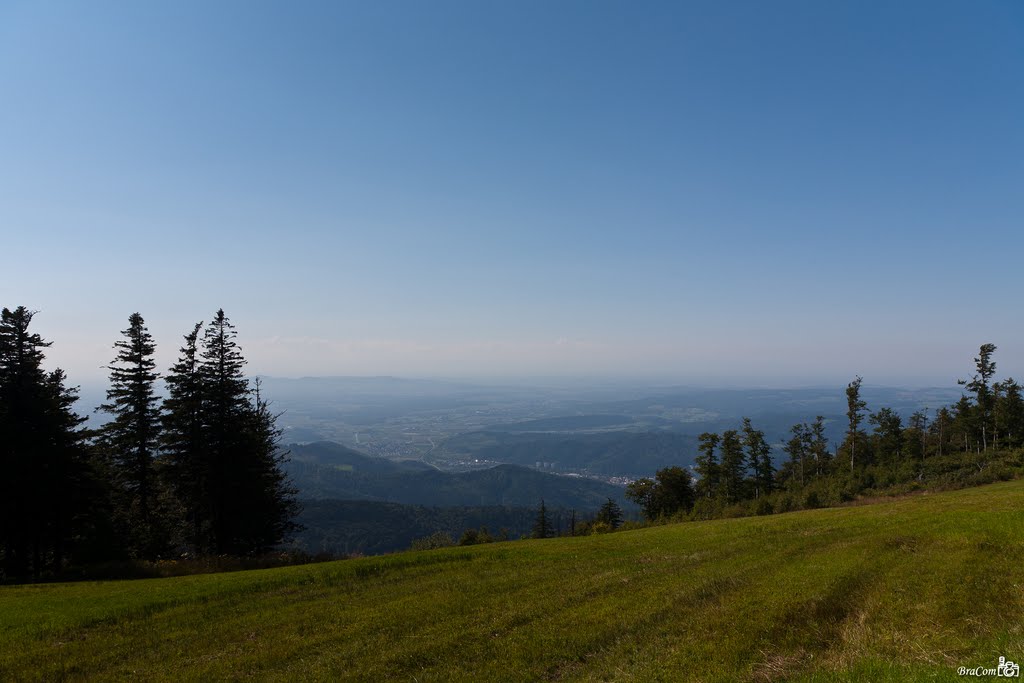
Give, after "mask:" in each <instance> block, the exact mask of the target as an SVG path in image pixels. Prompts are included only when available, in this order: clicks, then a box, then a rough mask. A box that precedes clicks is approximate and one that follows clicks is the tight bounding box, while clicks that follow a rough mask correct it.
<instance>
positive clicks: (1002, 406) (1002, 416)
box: [993, 377, 1024, 446]
mask: <svg viewBox="0 0 1024 683" xmlns="http://www.w3.org/2000/svg"><path fill="white" fill-rule="evenodd" d="M999 388H1000V396H999V400H998V401H997V402H996V404H995V407H994V409H993V423H994V424H995V425H996V428H997V429H998V430H999V433H1000V434H1002V435H1003V441H1004V443H1005V444H1006V445H1007V446H1015V445H1017V444H1019V443H1020V440H1021V435H1022V434H1024V398H1022V396H1021V386H1020V384H1018V383H1017V382H1016V381H1015V380H1014V379H1013V378H1012V377H1010V378H1008V379H1006V380H1003V381H1002V382H1001V383H1000V385H999Z"/></svg>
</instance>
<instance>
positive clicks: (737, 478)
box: [719, 429, 746, 503]
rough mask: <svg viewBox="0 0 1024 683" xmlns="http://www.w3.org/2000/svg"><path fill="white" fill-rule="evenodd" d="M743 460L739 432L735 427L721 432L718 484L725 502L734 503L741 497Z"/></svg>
mask: <svg viewBox="0 0 1024 683" xmlns="http://www.w3.org/2000/svg"><path fill="white" fill-rule="evenodd" d="M744 461H745V458H744V455H743V444H742V442H741V441H740V436H739V432H737V431H736V430H735V429H730V430H727V431H725V432H723V433H722V452H721V457H720V459H719V470H720V476H719V486H720V487H721V492H722V497H723V498H724V499H725V501H726V502H727V503H735V502H737V501H739V500H742V498H743V480H744V476H743V474H744V471H745V469H746V467H745V462H744Z"/></svg>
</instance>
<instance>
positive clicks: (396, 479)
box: [285, 441, 635, 511]
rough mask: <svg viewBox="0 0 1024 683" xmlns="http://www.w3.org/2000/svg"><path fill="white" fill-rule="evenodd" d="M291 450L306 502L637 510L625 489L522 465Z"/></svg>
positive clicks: (310, 447) (325, 447)
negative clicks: (448, 468) (450, 467)
mask: <svg viewBox="0 0 1024 683" xmlns="http://www.w3.org/2000/svg"><path fill="white" fill-rule="evenodd" d="M288 448H289V450H290V451H291V459H290V461H289V462H288V463H286V465H285V470H286V471H287V472H288V474H289V475H290V476H291V478H292V481H293V482H294V483H295V485H296V486H297V487H298V489H299V497H300V498H303V499H334V500H372V501H381V502H389V503H403V504H407V505H434V506H442V507H444V506H463V505H472V506H477V505H499V506H520V507H533V508H536V507H537V506H538V505H539V504H540V500H541V498H543V499H544V500H545V502H546V503H547V504H548V505H549V506H551V507H556V508H558V507H562V508H567V509H569V508H576V509H578V510H580V511H594V510H597V509H598V508H599V507H601V504H602V503H604V502H605V501H606V500H607V499H608V498H614V499H615V500H617V501H618V502H619V504H620V505H622V506H624V507H626V508H630V509H632V508H635V506H634V505H633V504H632V503H630V502H629V501H627V500H626V498H625V490H624V489H623V488H622V487H621V486H615V485H613V484H608V483H606V482H603V481H596V480H594V479H586V478H583V477H565V476H558V475H555V474H550V473H548V472H539V471H537V470H533V469H530V468H527V467H520V466H518V465H498V466H497V467H492V468H490V469H485V470H473V471H470V472H443V471H441V470H438V469H436V468H434V467H432V466H431V465H428V464H426V463H423V462H419V461H415V460H402V461H392V460H386V459H384V458H375V457H372V456H368V455H365V454H363V453H358V452H356V451H353V450H351V449H348V448H345V447H344V446H340V445H338V444H335V443H331V442H327V441H323V442H318V443H313V444H305V445H291V446H289V447H288Z"/></svg>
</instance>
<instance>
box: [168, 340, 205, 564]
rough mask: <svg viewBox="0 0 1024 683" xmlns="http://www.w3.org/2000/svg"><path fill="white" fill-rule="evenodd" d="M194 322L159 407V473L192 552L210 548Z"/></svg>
mask: <svg viewBox="0 0 1024 683" xmlns="http://www.w3.org/2000/svg"><path fill="white" fill-rule="evenodd" d="M202 326H203V324H202V323H201V322H200V323H196V325H195V327H194V328H193V329H192V331H191V332H190V333H189V334H186V335H185V345H184V346H182V347H181V349H180V354H181V355H180V356H179V357H178V361H177V362H176V363H175V364H174V365H172V366H171V369H170V372H168V373H167V376H166V377H165V378H164V383H165V384H166V385H167V398H166V399H165V400H164V405H163V408H164V410H163V433H162V451H163V453H164V456H163V459H164V468H163V472H164V473H165V476H166V478H167V480H168V483H169V484H170V487H171V489H172V490H173V492H174V496H175V499H176V500H177V502H178V505H179V506H180V511H181V515H182V517H183V519H184V527H183V528H182V529H181V537H182V541H183V542H184V543H185V544H186V545H188V546H190V547H192V548H193V549H195V550H199V551H204V550H206V549H208V548H209V546H210V543H209V518H210V514H209V511H208V509H207V503H206V499H207V496H206V490H207V479H208V477H207V471H206V470H207V467H206V465H207V463H206V460H205V457H204V446H203V443H204V441H203V392H202V383H201V382H200V377H199V349H198V339H199V331H200V330H201V329H202Z"/></svg>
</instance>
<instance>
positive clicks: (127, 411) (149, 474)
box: [97, 313, 171, 559]
mask: <svg viewBox="0 0 1024 683" xmlns="http://www.w3.org/2000/svg"><path fill="white" fill-rule="evenodd" d="M121 334H122V335H123V336H124V339H122V340H119V341H117V342H115V343H114V348H115V349H116V350H117V355H116V357H115V358H114V361H113V363H112V364H111V365H109V366H108V369H109V370H110V388H109V389H108V390H107V403H104V404H103V405H101V406H100V407H99V408H98V409H97V410H100V411H103V412H105V413H108V414H109V415H111V416H112V419H111V420H110V421H109V422H107V423H106V424H105V425H103V427H102V428H101V429H100V432H99V444H100V448H101V449H102V452H103V454H104V455H105V457H106V458H107V459H108V460H109V461H110V465H111V470H112V474H113V478H114V495H115V501H116V506H115V509H116V511H117V515H118V521H119V522H120V525H121V527H122V535H123V536H124V537H125V538H126V541H127V546H128V547H127V550H128V552H129V554H130V555H131V556H133V557H141V558H145V559H156V558H158V557H160V556H161V555H163V554H166V553H167V552H168V551H169V549H170V541H171V539H170V532H169V528H168V526H169V520H168V512H167V510H166V509H165V506H164V505H162V504H161V498H162V496H161V494H160V488H161V487H160V482H159V480H158V477H157V471H156V456H157V450H158V448H159V445H160V408H159V405H158V403H159V402H158V399H157V397H156V394H155V390H154V384H155V383H156V380H157V377H158V375H157V373H156V361H155V360H154V359H153V355H154V353H155V352H156V345H155V344H154V342H153V337H152V335H151V334H150V333H149V330H148V329H146V325H145V321H144V320H143V318H142V316H141V315H140V314H138V313H133V314H132V315H131V316H129V318H128V329H126V330H123V331H122V332H121Z"/></svg>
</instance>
